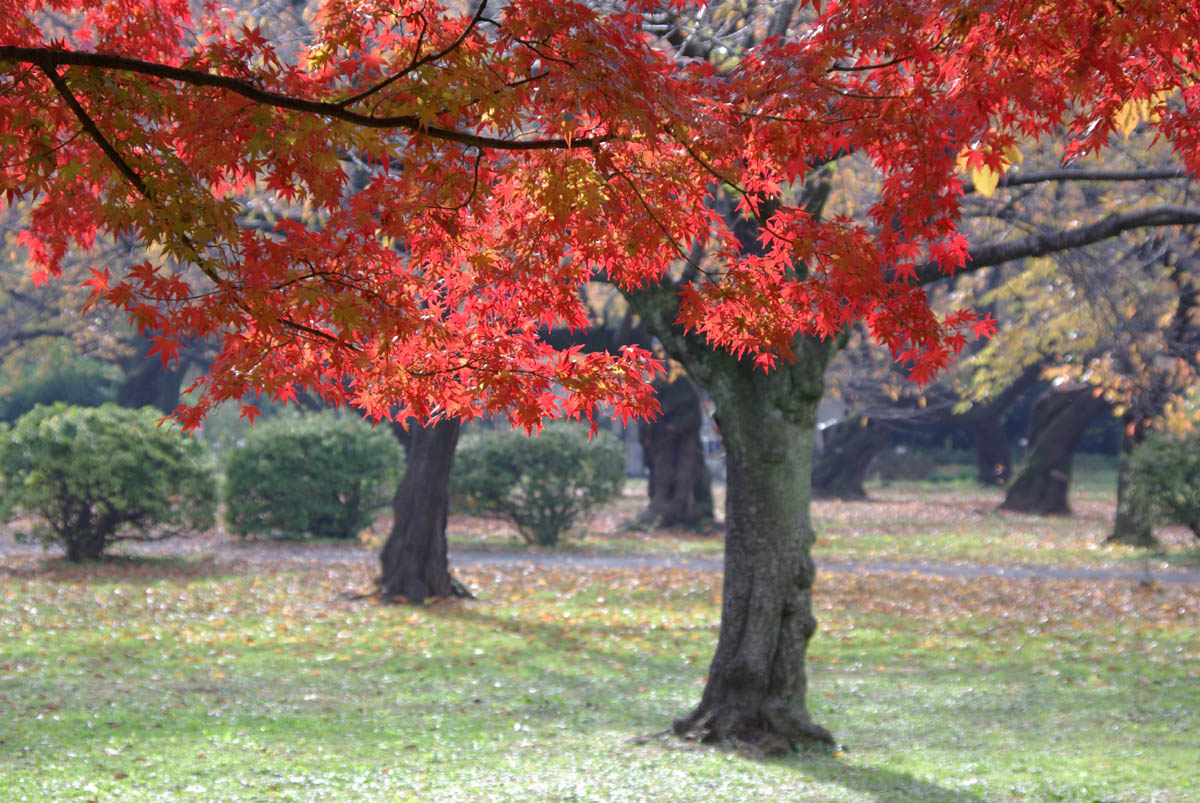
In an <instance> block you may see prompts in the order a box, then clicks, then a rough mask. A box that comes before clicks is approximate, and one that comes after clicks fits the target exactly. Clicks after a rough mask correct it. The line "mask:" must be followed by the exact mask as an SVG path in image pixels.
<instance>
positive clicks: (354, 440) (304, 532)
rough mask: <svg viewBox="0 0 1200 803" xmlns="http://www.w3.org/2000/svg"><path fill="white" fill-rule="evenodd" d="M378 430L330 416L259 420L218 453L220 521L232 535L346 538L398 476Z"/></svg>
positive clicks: (399, 460) (398, 452) (387, 436)
mask: <svg viewBox="0 0 1200 803" xmlns="http://www.w3.org/2000/svg"><path fill="white" fill-rule="evenodd" d="M403 465H404V453H403V450H402V449H401V448H400V444H399V443H398V442H397V441H396V439H395V437H394V436H393V435H392V434H391V432H390V431H389V430H388V429H387V428H386V427H377V428H372V427H371V426H370V425H368V424H367V423H366V422H364V421H363V420H362V419H359V418H356V417H353V416H350V415H336V414H334V413H319V414H309V415H304V416H283V417H280V418H276V419H273V420H270V421H264V422H261V423H260V424H259V425H258V426H256V427H254V429H252V430H251V431H250V432H249V433H248V434H247V435H246V437H245V439H244V441H243V442H242V443H240V444H239V445H238V446H237V447H235V448H232V449H229V450H228V451H227V452H226V453H225V519H226V526H227V527H228V528H229V530H230V532H232V533H234V534H236V535H242V536H246V535H265V536H269V537H273V538H336V539H345V538H353V537H354V536H356V535H357V534H358V533H359V532H360V531H361V530H363V529H364V528H365V527H368V526H370V524H371V522H372V521H373V520H374V517H375V513H376V511H377V510H378V509H379V508H380V507H382V506H383V505H386V504H387V503H388V501H389V500H390V499H391V497H392V494H393V493H394V492H395V490H396V482H397V480H398V478H399V477H400V476H401V475H402V473H403Z"/></svg>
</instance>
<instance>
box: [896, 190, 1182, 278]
mask: <svg viewBox="0 0 1200 803" xmlns="http://www.w3.org/2000/svg"><path fill="white" fill-rule="evenodd" d="M1196 223H1200V207H1197V206H1178V205H1175V204H1164V205H1161V206H1154V207H1150V208H1147V209H1139V210H1136V211H1134V212H1125V213H1119V214H1113V215H1109V216H1108V217H1106V218H1104V219H1103V220H1098V221H1096V222H1095V223H1090V224H1088V225H1086V226H1078V227H1076V228H1074V229H1055V230H1053V231H1044V232H1039V233H1037V234H1031V235H1029V236H1027V237H1021V238H1018V239H1016V240H1008V241H1005V242H1000V243H984V244H981V245H975V246H972V247H971V248H970V249H969V250H968V251H967V264H966V265H964V266H963V267H961V268H959V269H958V271H957V273H969V272H971V271H976V270H982V269H983V268H990V267H992V266H993V265H1000V264H1002V263H1004V262H1012V261H1013V260H1017V259H1028V258H1030V257H1039V256H1045V255H1046V254H1053V253H1055V252H1058V251H1068V250H1070V249H1072V248H1079V247H1081V246H1085V245H1090V244H1091V243H1097V242H1100V241H1101V240H1107V239H1109V238H1110V237H1116V236H1117V235H1118V234H1121V233H1123V232H1126V231H1132V230H1134V229H1142V228H1154V227H1158V226H1185V225H1191V224H1196ZM916 273H917V276H916V280H915V283H916V284H929V283H930V282H935V281H937V280H938V279H944V278H946V274H945V273H944V272H943V271H942V269H941V267H940V266H939V265H938V264H937V263H934V262H927V263H925V264H924V265H922V266H921V267H920V268H918V269H917V272H916Z"/></svg>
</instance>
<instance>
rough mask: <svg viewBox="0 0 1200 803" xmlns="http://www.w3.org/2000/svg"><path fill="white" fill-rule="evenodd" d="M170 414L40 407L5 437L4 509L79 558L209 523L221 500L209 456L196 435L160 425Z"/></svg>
mask: <svg viewBox="0 0 1200 803" xmlns="http://www.w3.org/2000/svg"><path fill="white" fill-rule="evenodd" d="M161 416H162V413H160V412H159V411H158V410H154V409H152V408H148V407H147V408H143V409H141V410H132V409H128V408H122V407H117V406H116V405H112V404H105V405H103V406H100V407H71V406H68V405H65V404H55V405H53V406H50V407H47V406H43V405H39V406H37V407H34V408H33V410H31V411H29V412H28V413H26V414H25V415H23V416H21V417H20V418H19V419H17V421H16V423H15V424H14V425H13V426H12V428H11V429H6V430H5V431H4V433H3V437H2V438H0V472H2V474H3V479H2V484H3V488H2V491H3V497H2V498H3V504H4V512H5V513H6V514H10V515H11V514H12V513H13V512H19V513H23V514H26V515H32V516H33V517H34V520H35V522H36V524H35V527H34V529H33V530H32V532H31V533H28V534H26V536H32V537H34V538H37V539H39V540H41V541H42V542H43V543H44V544H47V545H48V544H51V543H58V544H61V545H62V546H63V547H64V548H65V549H66V551H67V558H68V559H69V560H71V561H81V560H95V559H98V558H99V557H100V556H101V555H102V554H103V552H104V549H105V548H106V547H107V546H108V545H109V544H111V543H112V542H114V541H120V540H126V539H128V540H158V539H161V538H166V537H169V536H172V535H178V534H179V533H180V531H181V530H184V529H188V528H191V529H208V528H209V527H211V526H212V525H213V513H214V509H215V507H216V478H215V476H214V473H213V467H212V461H211V457H210V455H209V453H208V450H207V449H206V448H205V447H204V445H203V444H202V443H201V442H200V441H199V440H197V439H196V438H194V437H191V436H189V435H184V434H181V433H180V432H178V431H173V430H171V429H170V428H169V427H168V426H165V425H164V426H159V424H158V421H159V419H160V418H161Z"/></svg>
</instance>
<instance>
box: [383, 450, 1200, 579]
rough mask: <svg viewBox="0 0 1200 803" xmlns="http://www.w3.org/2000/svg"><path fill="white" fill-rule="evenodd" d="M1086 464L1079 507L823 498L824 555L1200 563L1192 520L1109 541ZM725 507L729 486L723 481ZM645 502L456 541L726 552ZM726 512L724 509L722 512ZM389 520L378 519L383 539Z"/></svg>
mask: <svg viewBox="0 0 1200 803" xmlns="http://www.w3.org/2000/svg"><path fill="white" fill-rule="evenodd" d="M1085 469H1086V470H1083V471H1080V472H1079V476H1078V477H1077V480H1076V482H1075V484H1074V486H1073V490H1072V494H1071V504H1072V507H1073V513H1072V515H1071V516H1049V517H1047V516H1029V515H1023V514H1017V513H1008V512H1000V511H997V510H996V507H997V506H998V505H999V504H1000V502H1001V501H1002V500H1003V498H1004V494H1003V490H1002V489H999V488H982V487H979V486H978V485H976V484H975V483H974V482H973V481H970V480H967V481H964V482H955V483H937V482H905V483H890V484H887V485H883V484H880V483H878V482H876V483H872V484H870V485H869V486H868V488H867V492H868V495H869V498H868V499H867V500H865V501H842V500H829V499H818V500H815V501H814V502H813V506H812V516H813V524H814V526H815V527H816V530H817V542H816V547H815V554H816V557H817V559H818V561H820V560H828V561H835V562H843V563H844V562H851V561H853V562H866V563H870V562H883V561H904V562H930V561H932V562H939V563H958V564H969V565H980V564H984V565H995V566H1013V565H1020V566H1077V567H1087V568H1106V569H1120V570H1126V571H1141V570H1143V569H1146V568H1148V569H1151V570H1155V571H1158V570H1165V569H1170V568H1190V569H1195V568H1200V543H1198V542H1197V541H1196V540H1195V538H1194V537H1192V535H1191V533H1190V532H1188V531H1187V530H1186V529H1184V528H1182V527H1160V528H1159V529H1158V531H1157V536H1158V539H1159V541H1160V545H1161V546H1160V548H1159V549H1156V550H1144V549H1138V548H1134V547H1128V546H1123V545H1109V544H1105V543H1104V539H1105V537H1106V536H1107V535H1108V533H1109V528H1110V527H1111V526H1112V518H1113V515H1114V511H1115V504H1116V503H1115V496H1114V490H1113V489H1114V487H1115V475H1114V473H1113V472H1112V471H1111V470H1110V469H1108V468H1106V467H1105V466H1103V465H1101V466H1098V467H1091V466H1090V465H1088V464H1086V461H1085ZM715 490H716V496H717V502H718V505H717V508H718V510H720V509H721V505H722V504H723V495H724V488H723V487H722V486H719V485H718V486H716V489H715ZM644 504H645V481H644V480H641V481H639V480H632V481H631V482H630V483H629V484H628V486H627V487H626V489H625V493H624V494H623V495H622V497H621V498H620V499H618V500H616V501H614V502H612V503H610V504H608V505H605V506H604V507H603V508H601V509H600V510H598V511H596V512H595V513H594V514H593V515H592V516H591V517H590V518H589V519H588V520H587V522H586V523H585V524H584V525H583V526H580V527H577V528H576V529H575V530H573V531H572V532H570V533H569V534H568V535H567V537H566V538H565V539H564V540H563V541H562V543H560V545H559V546H558V547H556V548H554V549H549V550H547V549H538V548H536V547H534V548H531V547H529V546H528V545H526V544H525V543H524V541H522V540H521V539H520V537H519V536H518V535H517V532H516V530H515V529H513V528H512V527H510V526H509V525H507V524H505V523H504V522H501V521H495V520H488V519H482V518H477V517H471V516H462V515H456V516H452V517H451V520H450V526H449V528H448V532H447V535H448V538H449V542H450V546H451V549H457V550H481V551H502V552H524V551H543V552H547V551H548V552H556V551H557V552H563V553H570V554H586V555H653V556H660V557H661V556H682V557H697V558H719V557H720V556H721V553H722V549H723V543H722V539H721V531H720V529H719V528H717V529H712V530H709V531H707V532H695V531H690V530H686V529H682V528H680V529H673V530H656V531H649V532H631V531H629V530H627V529H625V528H624V525H625V524H626V523H627V522H629V521H630V520H632V519H633V517H634V516H635V515H636V514H637V512H638V510H639V509H640V508H641V506H644ZM720 519H721V515H720V514H719V513H718V520H720ZM388 524H389V522H388V521H387V520H386V519H384V520H381V522H380V524H379V525H377V527H376V532H377V535H376V541H377V542H378V543H382V538H383V536H384V535H386V528H387V526H388Z"/></svg>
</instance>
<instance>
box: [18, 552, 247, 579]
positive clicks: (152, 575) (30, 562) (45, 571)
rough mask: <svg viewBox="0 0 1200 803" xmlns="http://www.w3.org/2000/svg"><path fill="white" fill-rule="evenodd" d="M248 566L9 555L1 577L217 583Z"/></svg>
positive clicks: (192, 559)
mask: <svg viewBox="0 0 1200 803" xmlns="http://www.w3.org/2000/svg"><path fill="white" fill-rule="evenodd" d="M248 570H249V568H248V567H245V566H240V565H239V564H237V563H231V562H228V561H218V560H216V559H215V558H213V557H210V556H188V557H181V556H177V555H170V556H155V557H146V556H143V555H107V556H105V557H103V558H101V559H100V560H96V561H86V562H84V563H71V562H70V561H68V560H67V559H66V558H64V557H61V556H57V555H36V556H30V555H23V556H21V557H20V558H14V557H12V556H9V557H8V559H7V560H5V561H4V562H3V563H0V578H5V577H11V578H16V579H28V580H32V579H37V580H53V581H55V582H61V583H89V582H102V583H111V582H133V583H139V582H141V583H154V582H158V581H160V580H186V581H192V580H215V579H220V578H224V577H234V576H237V575H242V574H245V573H246V572H247V571H248Z"/></svg>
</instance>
